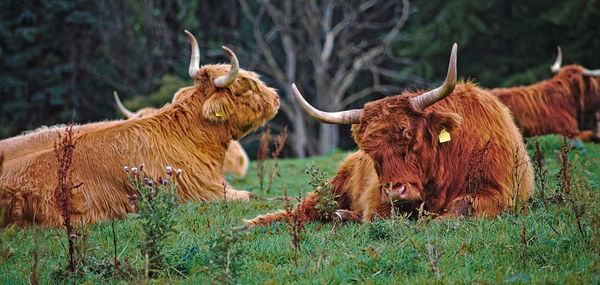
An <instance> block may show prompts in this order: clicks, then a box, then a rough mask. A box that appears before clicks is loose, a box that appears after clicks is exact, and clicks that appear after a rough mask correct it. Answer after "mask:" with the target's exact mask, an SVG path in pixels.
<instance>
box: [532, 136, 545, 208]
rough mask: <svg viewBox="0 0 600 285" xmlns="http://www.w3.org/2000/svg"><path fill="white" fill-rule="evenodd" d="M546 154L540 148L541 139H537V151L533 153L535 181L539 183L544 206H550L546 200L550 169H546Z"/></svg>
mask: <svg viewBox="0 0 600 285" xmlns="http://www.w3.org/2000/svg"><path fill="white" fill-rule="evenodd" d="M543 161H544V154H543V153H542V150H541V149H540V141H539V140H536V141H535V153H534V154H533V171H534V173H535V181H536V183H537V186H538V187H537V188H538V190H539V192H540V198H541V199H542V203H543V204H544V206H546V207H547V206H548V204H547V202H546V180H547V177H546V176H547V174H548V170H547V169H544V163H543Z"/></svg>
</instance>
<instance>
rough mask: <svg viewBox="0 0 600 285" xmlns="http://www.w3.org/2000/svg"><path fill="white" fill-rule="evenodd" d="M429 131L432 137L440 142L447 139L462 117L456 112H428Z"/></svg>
mask: <svg viewBox="0 0 600 285" xmlns="http://www.w3.org/2000/svg"><path fill="white" fill-rule="evenodd" d="M428 122H429V124H428V126H429V132H430V133H431V136H432V138H434V139H435V140H439V141H440V142H444V141H448V140H450V139H451V137H452V133H453V132H454V131H456V130H457V129H458V128H459V127H460V124H461V122H462V117H461V116H460V115H458V114H457V113H442V112H432V113H430V114H429V120H428Z"/></svg>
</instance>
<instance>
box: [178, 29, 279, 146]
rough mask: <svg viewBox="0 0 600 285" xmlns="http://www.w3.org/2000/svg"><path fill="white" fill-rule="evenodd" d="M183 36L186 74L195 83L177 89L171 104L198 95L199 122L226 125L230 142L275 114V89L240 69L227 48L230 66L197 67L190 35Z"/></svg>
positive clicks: (197, 54) (196, 51)
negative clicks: (189, 52)
mask: <svg viewBox="0 0 600 285" xmlns="http://www.w3.org/2000/svg"><path fill="white" fill-rule="evenodd" d="M185 33H186V34H187V36H188V37H189V39H190V41H191V44H192V56H191V60H190V68H189V75H190V77H191V78H192V79H194V83H195V84H194V86H193V87H187V88H182V89H181V90H179V91H178V92H177V93H176V94H175V96H174V98H173V102H172V104H177V103H178V102H180V101H183V100H186V98H188V97H189V96H202V97H203V98H199V99H201V100H200V102H201V104H202V106H200V108H201V110H202V117H203V119H204V120H208V121H210V122H213V123H223V124H227V125H229V127H230V130H231V134H232V137H233V139H234V140H237V139H240V138H241V137H243V136H244V135H246V134H247V133H248V132H249V131H251V130H254V129H256V128H258V127H259V126H261V125H263V124H264V123H265V122H267V121H268V120H270V119H272V118H273V117H274V116H275V114H277V109H278V108H279V96H278V95H277V92H276V91H275V89H273V88H270V87H268V86H266V85H265V84H264V83H263V82H262V81H261V80H260V79H259V77H258V75H257V74H256V73H254V72H251V71H246V70H243V69H240V68H239V63H238V60H237V57H236V56H235V54H234V53H233V52H232V51H231V50H230V49H229V48H227V47H225V46H223V49H224V50H225V51H226V52H227V53H228V54H229V58H230V60H231V65H229V64H211V65H203V66H200V49H199V48H198V42H197V41H196V38H195V37H194V36H193V35H192V34H191V33H190V32H188V31H187V30H186V31H185ZM194 91H197V92H194Z"/></svg>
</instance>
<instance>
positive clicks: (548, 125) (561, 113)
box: [490, 65, 600, 141]
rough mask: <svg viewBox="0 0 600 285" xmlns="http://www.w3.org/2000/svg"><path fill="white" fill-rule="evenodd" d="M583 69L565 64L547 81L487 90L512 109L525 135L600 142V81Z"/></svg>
mask: <svg viewBox="0 0 600 285" xmlns="http://www.w3.org/2000/svg"><path fill="white" fill-rule="evenodd" d="M582 71H583V68H582V67H581V66H577V65H570V66H565V67H563V68H561V70H560V72H559V73H558V74H557V75H556V76H554V77H553V78H552V79H550V80H546V81H542V82H539V83H536V84H533V85H530V86H523V87H515V88H498V89H492V90H490V92H491V93H492V94H494V95H496V96H497V97H498V98H500V100H501V101H502V102H503V103H504V104H506V105H507V106H508V108H509V109H510V110H511V111H512V113H513V116H514V118H515V120H516V122H517V125H518V126H519V127H520V129H521V132H522V133H523V136H525V137H531V136H538V135H545V134H561V135H564V136H568V137H570V138H578V139H581V140H582V141H590V140H594V141H600V136H599V133H598V131H600V130H599V128H598V123H597V118H596V114H597V112H599V111H600V80H599V79H597V78H594V77H590V76H585V75H583V74H582Z"/></svg>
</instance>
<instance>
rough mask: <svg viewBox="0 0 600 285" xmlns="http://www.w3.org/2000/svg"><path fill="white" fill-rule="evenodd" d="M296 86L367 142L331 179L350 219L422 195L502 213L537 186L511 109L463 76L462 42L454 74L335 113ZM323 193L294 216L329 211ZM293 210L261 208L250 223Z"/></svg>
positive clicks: (437, 204)
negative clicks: (430, 86) (427, 87)
mask: <svg viewBox="0 0 600 285" xmlns="http://www.w3.org/2000/svg"><path fill="white" fill-rule="evenodd" d="M293 87H294V91H295V92H296V98H297V100H298V102H299V103H300V104H301V105H302V107H303V108H304V110H305V111H306V112H307V113H308V114H309V115H310V116H312V117H313V118H315V119H316V120H318V121H321V122H324V123H333V124H353V125H352V135H353V137H354V140H355V141H356V143H357V144H358V147H359V151H357V152H355V153H353V154H350V155H349V156H348V157H347V158H346V159H345V160H344V162H342V164H341V167H340V169H339V170H338V172H337V174H336V176H335V177H333V179H331V181H330V183H331V184H332V186H333V187H332V192H333V194H334V195H336V197H337V198H336V200H337V202H338V205H339V209H338V210H337V211H336V212H335V213H334V214H335V215H337V216H338V217H339V218H341V219H350V220H353V221H362V222H365V223H366V222H370V221H371V220H372V219H373V218H374V217H383V218H387V217H389V216H390V214H391V209H392V204H394V205H396V206H395V207H397V208H400V209H401V210H403V211H414V210H415V209H416V208H417V207H418V205H420V204H421V203H422V202H424V209H425V210H428V211H430V212H434V213H438V214H440V215H441V216H456V215H469V214H474V215H478V216H490V217H494V216H496V215H498V214H499V213H500V212H502V211H503V210H506V209H507V208H510V207H513V206H515V204H516V203H518V202H517V201H521V202H522V201H525V200H527V199H529V197H530V196H531V194H532V192H533V172H532V167H531V164H530V159H529V156H528V155H527V152H526V149H525V145H524V143H523V138H522V136H521V134H520V133H519V130H518V129H517V126H516V125H515V123H514V121H513V118H512V116H511V115H510V111H509V110H508V108H506V106H505V105H504V104H502V103H501V102H500V101H499V100H498V99H497V98H496V97H494V96H492V95H491V94H490V93H488V92H486V91H485V90H482V89H480V88H478V87H476V86H475V85H473V84H470V83H461V84H458V85H456V44H455V45H454V47H453V49H452V54H451V57H450V64H449V67H448V75H447V77H446V81H445V83H444V84H443V85H442V86H441V87H439V88H436V89H434V90H431V91H428V92H425V93H423V94H420V93H422V92H419V93H415V92H409V91H406V92H404V93H403V94H401V95H397V96H393V97H387V98H384V99H380V100H377V101H373V102H369V103H367V104H365V106H364V108H363V109H357V110H350V111H342V112H336V113H328V112H323V111H320V110H317V109H315V108H314V107H312V106H310V105H309V104H308V103H307V102H306V101H305V100H304V98H303V97H302V95H301V94H300V93H299V92H298V90H297V89H296V87H295V86H293ZM479 153H481V154H482V155H477V154H479ZM474 154H475V155H474ZM474 156H475V157H476V159H475V160H473V157H474ZM473 161H474V162H475V163H473ZM469 165H472V166H474V167H475V169H476V171H474V172H476V173H479V176H477V179H473V178H475V177H476V176H475V175H472V174H473V173H469V171H467V169H468V166H469ZM479 170H481V171H479ZM474 180H477V182H476V183H473V182H474ZM318 200H319V195H318V194H316V193H310V194H309V195H308V197H307V198H306V199H304V201H302V202H301V203H300V205H299V206H298V208H297V209H296V210H295V212H294V215H297V214H299V215H301V216H304V217H306V218H308V219H309V220H324V219H325V216H324V215H323V214H322V213H320V212H319V211H318V210H317V209H316V207H315V205H316V204H317V201H318ZM286 215H287V214H286V212H285V211H280V212H277V213H273V214H268V215H263V216H259V217H256V218H254V219H252V220H248V221H246V226H247V227H252V226H256V225H261V224H269V223H272V222H273V221H277V220H281V219H283V218H285V217H286Z"/></svg>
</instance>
